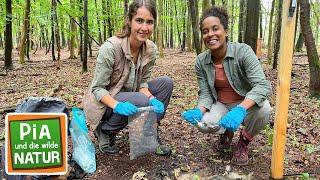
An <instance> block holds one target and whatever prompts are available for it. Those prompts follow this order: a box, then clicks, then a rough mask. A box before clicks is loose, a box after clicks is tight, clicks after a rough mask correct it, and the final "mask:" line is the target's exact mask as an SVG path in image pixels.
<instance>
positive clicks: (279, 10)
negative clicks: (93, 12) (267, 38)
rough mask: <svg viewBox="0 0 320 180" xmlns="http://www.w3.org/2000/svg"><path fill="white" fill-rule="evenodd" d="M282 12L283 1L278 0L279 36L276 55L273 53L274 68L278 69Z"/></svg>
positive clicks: (275, 49)
mask: <svg viewBox="0 0 320 180" xmlns="http://www.w3.org/2000/svg"><path fill="white" fill-rule="evenodd" d="M281 12H282V1H278V20H277V21H278V22H277V31H276V34H277V37H276V40H275V47H274V55H273V65H272V69H277V66H278V54H279V50H280V35H281V21H282V20H281V19H282V18H281Z"/></svg>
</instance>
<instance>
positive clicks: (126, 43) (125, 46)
mask: <svg viewBox="0 0 320 180" xmlns="http://www.w3.org/2000/svg"><path fill="white" fill-rule="evenodd" d="M121 47H122V51H123V53H124V54H125V56H126V58H127V59H132V56H131V50H130V40H129V37H124V38H122V40H121ZM141 49H142V50H141V51H140V57H143V56H144V55H145V53H146V42H144V43H142V48H141Z"/></svg>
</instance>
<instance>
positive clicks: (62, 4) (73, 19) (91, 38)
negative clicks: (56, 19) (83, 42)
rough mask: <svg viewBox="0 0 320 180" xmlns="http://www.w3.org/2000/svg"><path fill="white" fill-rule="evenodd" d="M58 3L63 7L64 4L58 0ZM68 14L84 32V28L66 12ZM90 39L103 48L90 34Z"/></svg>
mask: <svg viewBox="0 0 320 180" xmlns="http://www.w3.org/2000/svg"><path fill="white" fill-rule="evenodd" d="M57 1H58V3H59V4H60V5H61V6H63V4H62V3H61V2H60V0H57ZM66 13H67V14H68V15H69V17H70V18H71V19H72V21H74V22H75V23H76V24H77V25H78V26H79V27H80V28H81V29H82V30H84V28H83V27H82V26H81V25H80V24H79V23H78V22H77V21H76V20H75V19H74V18H73V17H72V16H71V15H70V14H69V13H68V12H67V11H66ZM88 36H89V38H91V39H92V40H93V41H94V42H95V43H97V44H98V45H99V46H101V44H100V43H98V42H97V41H96V40H95V39H94V38H93V37H92V36H90V34H89V33H88Z"/></svg>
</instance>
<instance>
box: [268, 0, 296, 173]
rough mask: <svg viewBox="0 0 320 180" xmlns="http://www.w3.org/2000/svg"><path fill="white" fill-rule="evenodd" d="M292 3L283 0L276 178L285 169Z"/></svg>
mask: <svg viewBox="0 0 320 180" xmlns="http://www.w3.org/2000/svg"><path fill="white" fill-rule="evenodd" d="M293 1H294V0H293ZM290 3H291V0H283V8H282V24H281V38H280V39H281V40H280V54H279V64H278V80H277V96H276V114H275V126H274V136H273V146H272V160H271V177H272V178H274V179H282V178H283V169H284V168H283V161H284V152H285V143H286V130H287V120H288V106H289V94H290V81H291V69H292V55H293V45H294V35H295V24H296V15H295V14H296V10H294V13H293V14H291V16H290V17H289V7H290Z"/></svg>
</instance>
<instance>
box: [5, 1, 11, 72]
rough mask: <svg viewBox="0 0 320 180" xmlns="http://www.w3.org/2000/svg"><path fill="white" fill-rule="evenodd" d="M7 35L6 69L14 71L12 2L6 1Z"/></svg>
mask: <svg viewBox="0 0 320 180" xmlns="http://www.w3.org/2000/svg"><path fill="white" fill-rule="evenodd" d="M5 33H6V35H5V37H6V38H5V39H6V40H5V55H4V56H5V58H4V59H5V60H4V67H5V68H6V69H13V64H12V2H11V0H6V32H5Z"/></svg>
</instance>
